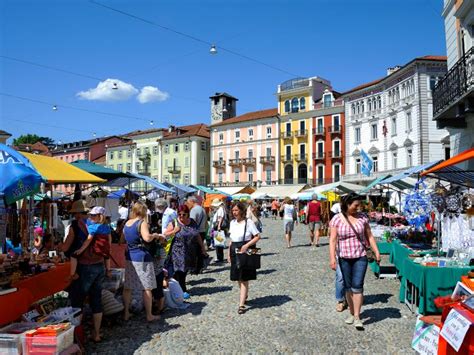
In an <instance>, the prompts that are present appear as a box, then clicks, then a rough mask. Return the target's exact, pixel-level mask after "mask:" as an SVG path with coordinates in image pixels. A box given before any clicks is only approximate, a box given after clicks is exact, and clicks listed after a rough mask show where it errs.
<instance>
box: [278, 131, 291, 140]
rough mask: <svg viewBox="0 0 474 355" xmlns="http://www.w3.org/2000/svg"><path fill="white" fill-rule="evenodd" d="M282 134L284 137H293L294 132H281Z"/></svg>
mask: <svg viewBox="0 0 474 355" xmlns="http://www.w3.org/2000/svg"><path fill="white" fill-rule="evenodd" d="M280 136H281V138H283V139H291V138H293V132H281V134H280Z"/></svg>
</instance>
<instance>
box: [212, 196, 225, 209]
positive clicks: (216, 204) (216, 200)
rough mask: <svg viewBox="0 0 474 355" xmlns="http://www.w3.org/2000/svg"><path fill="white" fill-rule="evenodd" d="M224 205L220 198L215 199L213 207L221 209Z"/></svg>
mask: <svg viewBox="0 0 474 355" xmlns="http://www.w3.org/2000/svg"><path fill="white" fill-rule="evenodd" d="M222 204H223V202H222V200H220V199H218V198H215V199H214V200H212V203H211V206H212V207H219V206H220V205H222Z"/></svg>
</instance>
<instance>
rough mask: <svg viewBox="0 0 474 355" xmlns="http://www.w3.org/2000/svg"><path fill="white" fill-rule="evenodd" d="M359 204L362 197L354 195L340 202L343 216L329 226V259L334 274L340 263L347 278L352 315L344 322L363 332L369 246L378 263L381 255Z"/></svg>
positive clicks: (345, 280)
mask: <svg viewBox="0 0 474 355" xmlns="http://www.w3.org/2000/svg"><path fill="white" fill-rule="evenodd" d="M360 200H361V197H360V196H359V195H357V194H354V193H351V194H349V195H346V196H344V197H343V198H342V199H341V213H338V214H336V215H335V216H334V217H333V219H332V220H331V222H330V223H329V226H330V228H331V234H330V239H329V258H330V265H331V269H333V270H336V262H337V260H338V262H339V265H340V267H341V271H342V276H343V278H344V288H345V290H346V299H347V303H348V304H349V309H350V311H351V315H350V317H349V318H347V319H346V321H345V322H346V324H354V325H355V327H356V328H357V329H358V330H363V329H364V325H363V324H362V321H361V320H360V309H361V307H362V303H363V301H364V296H363V291H364V277H365V272H366V270H367V264H368V262H367V255H366V249H367V248H368V247H369V245H370V247H372V250H373V251H374V253H375V257H376V260H377V262H378V263H379V262H380V253H379V250H378V248H377V243H376V242H375V239H374V236H373V234H372V231H371V230H370V226H369V221H368V219H367V217H366V216H365V215H363V214H362V213H359V208H360V206H361V203H360ZM351 224H352V227H351Z"/></svg>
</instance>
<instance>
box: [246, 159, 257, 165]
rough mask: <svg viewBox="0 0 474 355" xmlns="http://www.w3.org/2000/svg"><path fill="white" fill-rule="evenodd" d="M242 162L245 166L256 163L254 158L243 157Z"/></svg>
mask: <svg viewBox="0 0 474 355" xmlns="http://www.w3.org/2000/svg"><path fill="white" fill-rule="evenodd" d="M242 164H244V165H246V166H251V165H255V164H257V159H256V158H244V159H242Z"/></svg>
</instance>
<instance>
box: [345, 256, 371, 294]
mask: <svg viewBox="0 0 474 355" xmlns="http://www.w3.org/2000/svg"><path fill="white" fill-rule="evenodd" d="M339 265H340V267H341V271H342V278H343V279H344V288H345V289H346V290H347V291H349V290H350V291H352V293H363V292H364V278H365V272H366V271H367V265H368V261H367V257H366V256H363V257H361V258H355V259H344V258H339Z"/></svg>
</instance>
